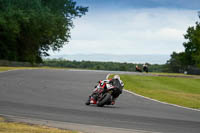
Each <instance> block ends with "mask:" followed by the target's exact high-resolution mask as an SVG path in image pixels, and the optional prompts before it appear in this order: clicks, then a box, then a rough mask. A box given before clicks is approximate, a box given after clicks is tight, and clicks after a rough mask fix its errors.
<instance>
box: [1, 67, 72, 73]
mask: <svg viewBox="0 0 200 133" xmlns="http://www.w3.org/2000/svg"><path fill="white" fill-rule="evenodd" d="M20 69H69V68H60V67H1V66H0V72H3V71H9V70H20Z"/></svg>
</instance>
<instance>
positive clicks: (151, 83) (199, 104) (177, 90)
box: [120, 75, 200, 109]
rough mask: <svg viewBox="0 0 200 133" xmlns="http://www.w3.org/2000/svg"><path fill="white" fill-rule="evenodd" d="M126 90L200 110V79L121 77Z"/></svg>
mask: <svg viewBox="0 0 200 133" xmlns="http://www.w3.org/2000/svg"><path fill="white" fill-rule="evenodd" d="M120 76H121V79H122V80H123V81H124V84H125V88H126V89H127V90H129V91H132V92H135V93H137V94H140V95H143V96H146V97H149V98H152V99H156V100H159V101H163V102H167V103H172V104H176V105H180V106H185V107H190V108H194V109H200V79H194V78H182V77H162V76H139V75H120Z"/></svg>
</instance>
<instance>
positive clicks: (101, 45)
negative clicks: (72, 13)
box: [50, 8, 198, 55]
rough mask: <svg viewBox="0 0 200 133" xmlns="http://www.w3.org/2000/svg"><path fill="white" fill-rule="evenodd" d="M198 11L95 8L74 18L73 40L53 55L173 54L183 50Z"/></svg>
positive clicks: (196, 18)
mask: <svg viewBox="0 0 200 133" xmlns="http://www.w3.org/2000/svg"><path fill="white" fill-rule="evenodd" d="M197 20H198V17H197V11H196V10H183V9H182V10H180V9H170V10H169V9H167V8H152V9H127V10H119V11H116V10H107V11H106V10H104V11H101V12H99V11H95V10H94V11H91V12H89V13H88V14H87V15H86V16H84V17H82V18H80V19H76V20H75V21H74V24H75V28H74V29H73V30H72V34H71V35H72V39H71V41H70V42H69V44H67V45H66V46H64V48H63V49H62V50H61V51H60V52H59V53H57V52H56V53H52V52H50V53H51V54H60V55H62V54H77V53H81V54H91V53H103V54H109V53H112V54H122V55H125V54H171V53H172V52H173V51H177V52H180V51H182V50H183V46H182V43H183V42H184V41H185V40H184V38H183V34H185V33H186V30H187V28H188V26H191V25H194V24H195V21H197Z"/></svg>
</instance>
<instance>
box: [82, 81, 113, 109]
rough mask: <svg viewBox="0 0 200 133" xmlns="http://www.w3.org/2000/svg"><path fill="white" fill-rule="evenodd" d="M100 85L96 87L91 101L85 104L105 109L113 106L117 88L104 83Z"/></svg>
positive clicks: (90, 98)
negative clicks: (104, 107) (107, 106)
mask: <svg viewBox="0 0 200 133" xmlns="http://www.w3.org/2000/svg"><path fill="white" fill-rule="evenodd" d="M98 83H99V84H98V85H97V86H95V89H94V91H93V93H92V95H91V96H89V99H88V100H87V102H86V103H85V104H86V105H90V104H95V105H97V106H98V107H103V106H104V105H112V98H113V96H112V95H113V93H114V91H115V87H114V86H112V85H110V84H108V83H106V82H104V81H99V82H98Z"/></svg>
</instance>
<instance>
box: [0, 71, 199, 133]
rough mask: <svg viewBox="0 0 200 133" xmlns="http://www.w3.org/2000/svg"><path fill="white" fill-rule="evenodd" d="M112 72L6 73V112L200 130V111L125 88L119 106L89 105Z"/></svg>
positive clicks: (1, 82) (2, 97) (0, 109)
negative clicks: (99, 84)
mask: <svg viewBox="0 0 200 133" xmlns="http://www.w3.org/2000/svg"><path fill="white" fill-rule="evenodd" d="M107 74H108V72H100V71H69V70H19V71H10V72H5V73H0V114H6V115H15V116H22V117H28V118H39V119H44V120H55V121H61V122H71V123H79V124H89V125H97V126H106V127H117V128H126V129H136V130H145V131H152V132H166V133H172V132H174V133H200V112H199V111H192V110H188V109H182V108H178V107H174V106H171V105H164V104H161V103H158V102H154V101H150V100H147V99H144V98H141V97H138V96H135V95H132V94H129V93H126V92H124V93H123V94H122V95H120V97H119V99H118V101H117V102H116V105H115V106H106V107H103V108H100V107H95V106H85V105H84V103H85V101H86V100H87V98H88V95H89V94H90V93H91V91H92V88H93V87H94V85H95V84H96V82H97V81H98V80H100V79H105V77H106V75H107Z"/></svg>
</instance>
